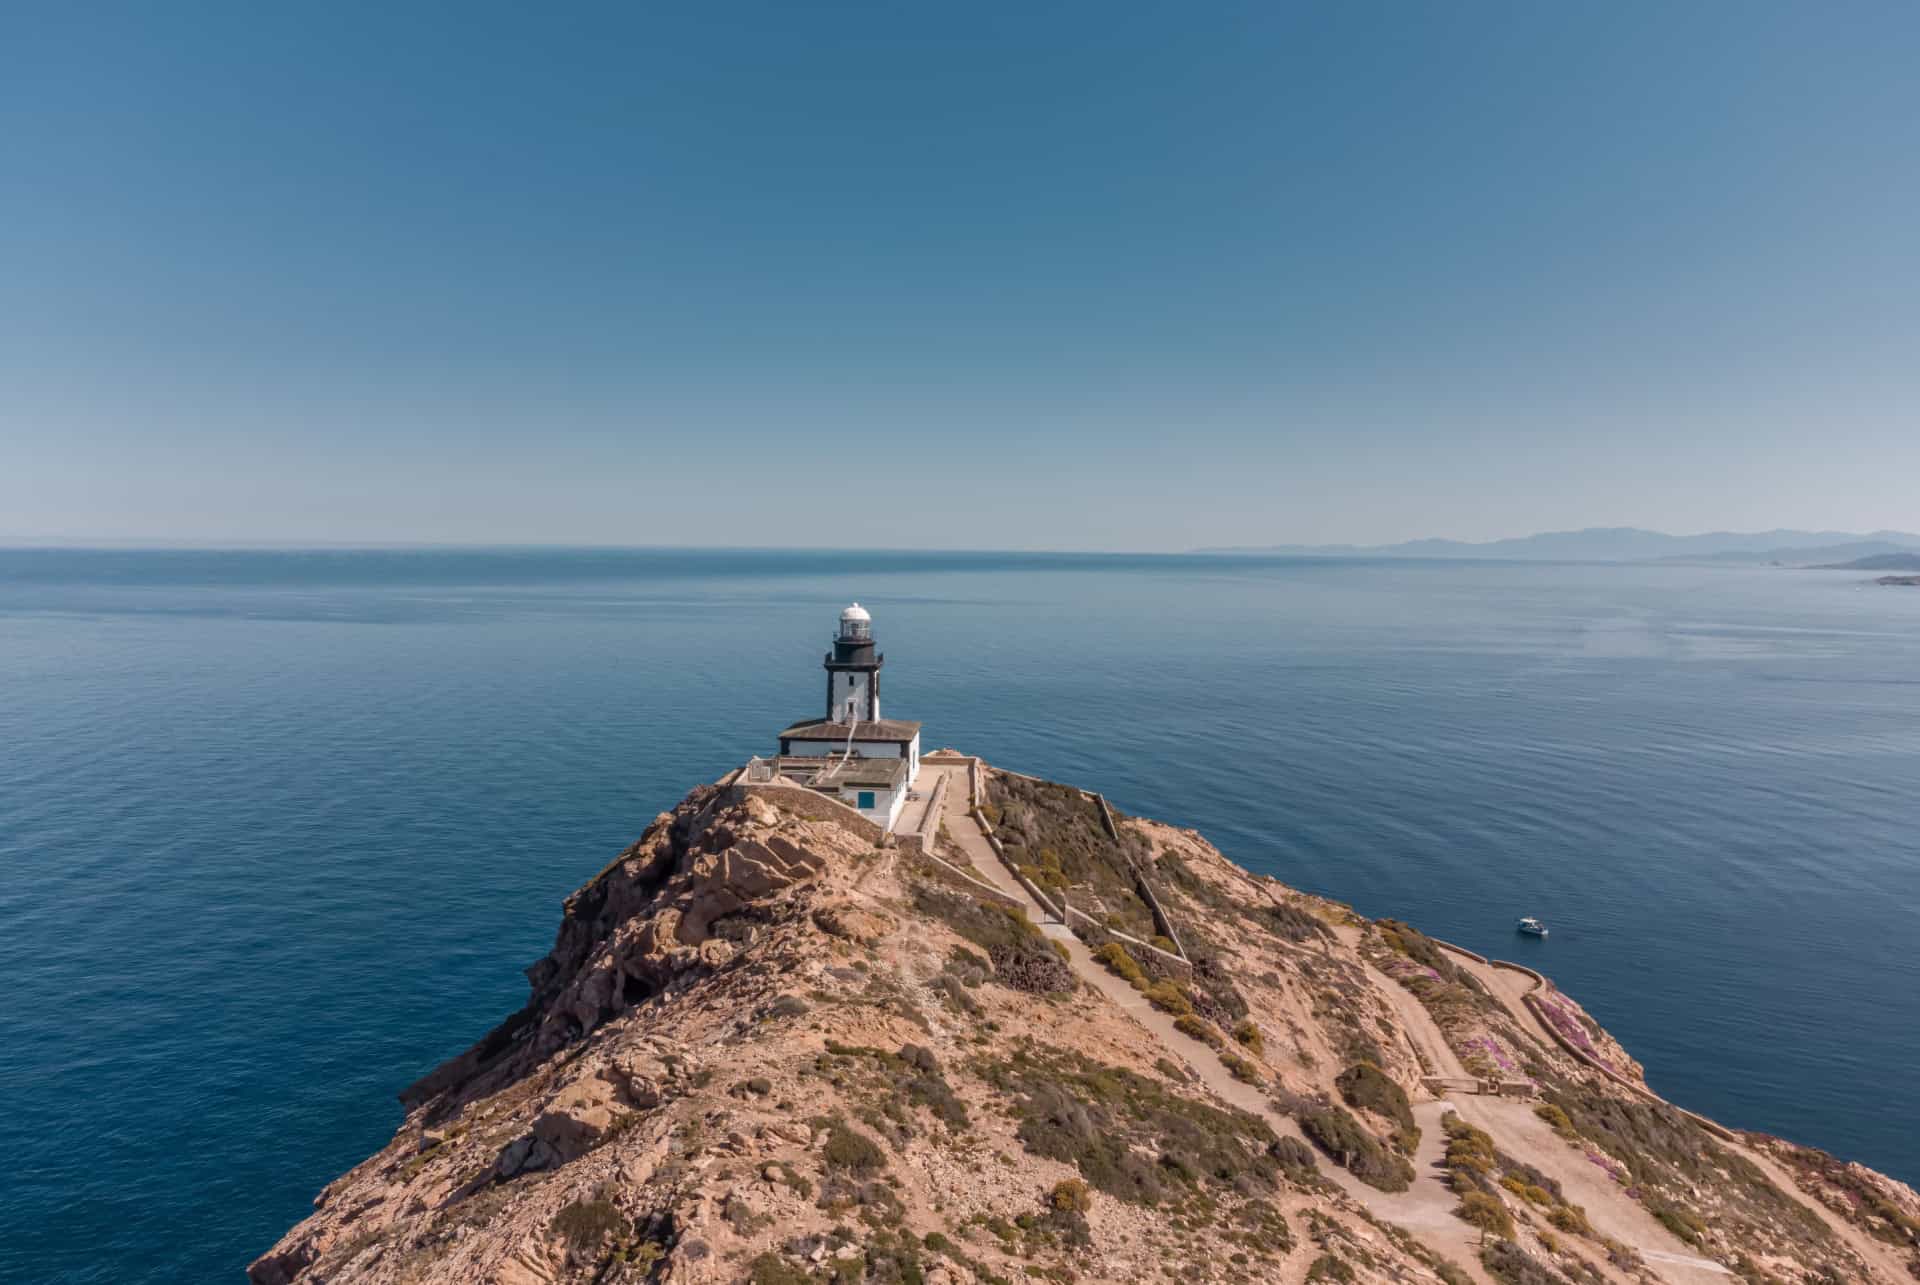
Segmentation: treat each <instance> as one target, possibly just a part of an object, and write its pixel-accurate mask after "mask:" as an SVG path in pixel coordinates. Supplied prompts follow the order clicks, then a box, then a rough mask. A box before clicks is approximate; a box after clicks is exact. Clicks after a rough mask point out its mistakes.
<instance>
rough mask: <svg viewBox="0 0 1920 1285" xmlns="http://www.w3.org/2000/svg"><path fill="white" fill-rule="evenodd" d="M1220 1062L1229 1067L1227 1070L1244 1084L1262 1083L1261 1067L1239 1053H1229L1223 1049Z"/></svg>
mask: <svg viewBox="0 0 1920 1285" xmlns="http://www.w3.org/2000/svg"><path fill="white" fill-rule="evenodd" d="M1220 1062H1221V1065H1223V1066H1225V1067H1226V1068H1227V1071H1228V1072H1229V1073H1230V1074H1231V1075H1232V1076H1233V1078H1234V1079H1236V1080H1239V1081H1240V1082H1241V1083H1242V1084H1258V1083H1260V1068H1259V1067H1257V1066H1255V1065H1254V1064H1253V1063H1251V1062H1249V1061H1247V1059H1245V1058H1243V1057H1241V1056H1240V1055H1239V1054H1238V1053H1227V1052H1224V1051H1223V1052H1222V1053H1221V1054H1220Z"/></svg>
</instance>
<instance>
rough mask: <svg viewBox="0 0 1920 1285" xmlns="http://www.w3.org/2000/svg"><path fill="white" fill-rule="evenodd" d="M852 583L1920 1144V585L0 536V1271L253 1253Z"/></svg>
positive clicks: (196, 1268)
mask: <svg viewBox="0 0 1920 1285" xmlns="http://www.w3.org/2000/svg"><path fill="white" fill-rule="evenodd" d="M854 597H857V598H859V599H860V600H861V601H862V602H863V603H865V604H867V605H868V606H869V607H871V608H872V609H873V611H874V618H875V632H876V635H877V636H878V638H879V639H880V641H881V645H882V649H883V650H884V651H885V652H886V653H887V656H888V665H887V669H886V682H885V687H884V693H885V696H886V700H887V707H888V708H887V712H888V713H889V714H891V715H893V716H895V717H909V718H919V719H922V720H924V721H925V723H926V724H927V730H926V737H927V744H928V747H929V748H932V747H935V746H940V745H955V746H959V747H961V748H964V749H967V750H970V751H976V752H979V753H983V754H985V755H987V756H988V757H989V758H991V759H993V760H994V761H996V762H1000V763H1004V764H1006V765H1008V766H1013V767H1018V768H1021V769H1024V770H1027V771H1032V772H1038V773H1044V774H1047V775H1051V776H1055V777H1059V778H1061V779H1065V780H1071V781H1075V782H1080V783H1084V784H1086V785H1089V786H1095V787H1097V788H1099V789H1102V790H1104V791H1106V792H1107V793H1108V794H1109V796H1110V797H1112V798H1113V799H1114V800H1115V802H1117V803H1119V804H1120V805H1122V806H1123V807H1126V808H1128V809H1131V810H1134V811H1137V812H1142V813H1146V814H1149V815H1152V816H1156V817H1160V818H1163V819H1166V820H1169V821H1174V822H1178V823H1183V824H1190V825H1194V826H1197V827H1199V828H1200V829H1201V830H1202V831H1204V832H1205V833H1206V834H1207V835H1208V836H1209V837H1210V838H1212V839H1213V840H1214V841H1215V842H1216V843H1217V844H1219V846H1220V847H1221V848H1222V849H1223V850H1225V851H1226V852H1227V854H1228V855H1229V856H1232V857H1234V858H1235V859H1237V860H1239V861H1240V862H1242V863H1244V864H1245V865H1248V866H1250V867H1252V868H1254V869H1256V870H1262V871H1268V872H1271V873H1273V874H1276V875H1278V876H1279V877H1281V878H1283V879H1285V880H1288V881H1289V882H1292V883H1295V884H1298V885H1300V886H1303V887H1306V888H1310V889H1313V890H1314V891H1317V892H1322V893H1327V894H1330V895H1332V896H1335V897H1338V898H1341V899H1344V900H1347V901H1350V902H1352V903H1353V904H1354V905H1356V906H1357V907H1359V908H1360V909H1361V910H1363V911H1365V912H1367V913H1369V914H1376V915H1379V914H1392V915H1400V916H1405V917H1407V918H1409V919H1412V920H1415V921H1416V922H1417V923H1419V924H1420V925H1421V926H1422V927H1424V928H1426V929H1428V930H1429V931H1431V932H1434V933H1436V934H1440V935H1443V936H1446V937H1450V938H1452V939H1454V940H1456V941H1459V942H1462V943H1464V944H1467V945H1470V946H1473V947H1476V948H1478V949H1481V950H1486V951H1493V952H1498V953H1500V954H1502V955H1506V956H1509V957H1524V958H1526V959H1528V960H1529V961H1531V962H1534V963H1536V964H1538V965H1539V966H1541V967H1542V968H1544V969H1546V970H1548V971H1550V972H1551V973H1552V974H1553V975H1554V976H1555V977H1556V978H1558V979H1559V980H1560V981H1561V983H1562V984H1563V985H1565V986H1566V987H1567V988H1568V989H1569V990H1571V991H1572V992H1573V993H1574V994H1575V995H1577V996H1578V997H1579V998H1580V999H1581V1000H1582V1001H1583V1002H1584V1003H1585V1004H1586V1005H1587V1006H1588V1007H1589V1008H1590V1009H1592V1010H1593V1012H1594V1013H1595V1014H1596V1015H1597V1016H1598V1017H1599V1018H1600V1020H1601V1021H1603V1022H1604V1023H1605V1024H1606V1025H1607V1026H1608V1027H1610V1028H1611V1029H1612V1030H1613V1031H1615V1032H1616V1033H1617V1034H1618V1035H1620V1036H1621V1037H1622V1038H1623V1039H1624V1040H1625V1041H1626V1043H1627V1044H1628V1046H1629V1047H1630V1048H1631V1049H1632V1050H1633V1052H1634V1053H1636V1054H1637V1055H1638V1056H1640V1057H1641V1058H1643V1059H1644V1060H1645V1061H1646V1063H1647V1066H1648V1073H1649V1077H1650V1079H1651V1080H1652V1082H1653V1084H1654V1085H1655V1086H1656V1087H1657V1088H1659V1089H1661V1090H1662V1091H1663V1092H1665V1093H1667V1094H1669V1095H1670V1096H1672V1097H1674V1098H1676V1099H1678V1100H1679V1101H1681V1102H1684V1103H1686V1104H1689V1105H1692V1106H1694V1107H1697V1108H1699V1109H1701V1110H1704V1111H1706V1112H1708V1113H1710V1114H1712V1115H1714V1116H1716V1117H1719V1118H1720V1119H1723V1120H1725V1121H1727V1122H1729V1123H1732V1124H1737V1125H1742V1126H1748V1127H1756V1128H1764V1129H1770V1130H1774V1131H1777V1132H1780V1133H1784V1134H1787V1135H1790V1136H1793V1137H1795V1138H1798V1139H1801V1140H1804V1141H1806V1142H1810V1143H1814V1144H1816V1145H1819V1146H1822V1147H1826V1148H1828V1149H1830V1150H1833V1151H1835V1152H1837V1153H1839V1154H1841V1155H1844V1156H1848V1157H1852V1158H1857V1159H1860V1160H1864V1161H1866V1162H1868V1163H1870V1164H1873V1165H1876V1166H1878V1167H1881V1168H1883V1169H1886V1170H1888V1171H1890V1172H1892V1173H1895V1174H1897V1175H1899V1176H1902V1177H1904V1178H1906V1179H1907V1180H1909V1181H1920V1130H1915V1129H1913V1128H1910V1127H1906V1126H1907V1123H1908V1122H1910V1121H1912V1120H1914V1119H1916V1118H1920V1076H1916V1074H1915V1072H1916V1071H1920V952H1916V951H1915V949H1914V945H1915V942H1916V934H1915V923H1916V919H1915V916H1916V912H1920V804H1917V803H1916V799H1917V798H1920V795H1917V794H1916V789H1915V787H1916V784H1917V783H1920V590H1902V589H1881V588H1876V587H1874V586H1871V585H1864V584H1862V583H1861V582H1860V577H1858V576H1856V575H1851V574H1844V573H1815V572H1785V571H1776V570H1757V569H1755V570H1749V569H1741V568H1731V567H1705V568H1695V567H1626V566H1541V565H1528V564H1516V563H1508V564H1496V563H1433V562H1408V561H1400V562H1384V561H1383V562H1368V563H1360V562H1316V561H1308V560H1258V561H1255V560H1239V559H1220V558H1131V557H1114V558H1103V557H1069V556H1042V557H1031V556H1011V555H1009V556H1001V555H993V556H976V555H926V554H883V555H870V554H777V553H693V552H664V551H663V552H551V551H539V552H516V551H494V552H380V553H349V552H326V553H280V552H275V553H161V552H134V553H121V552H61V551H12V552H5V551H0V872H4V877H3V878H0V977H3V978H4V987H3V988H0V1102H3V1103H4V1104H5V1110H4V1111H0V1154H4V1155H5V1156H6V1157H7V1163H6V1164H5V1165H4V1166H0V1280H4V1281H8V1282H12V1281H22V1282H63V1283H64V1282H74V1283H77V1282H113V1283H114V1285H131V1283H135V1282H163V1281H164V1282H198V1281H222V1280H225V1281H234V1280H238V1279H239V1273H240V1271H241V1268H242V1267H243V1265H244V1264H245V1263H246V1262H247V1261H248V1260H249V1259H250V1258H251V1257H252V1256H253V1255H254V1254H256V1253H258V1252H259V1251H261V1250H263V1249H265V1248H266V1247H267V1246H268V1245H269V1244H270V1243H271V1242H272V1241H273V1240H274V1239H275V1238H276V1237H277V1236H278V1235H279V1234H280V1232H281V1231H282V1230H283V1229H284V1228H285V1227H286V1226H288V1225H289V1224H291V1223H292V1222H294V1221H295V1220H297V1219H298V1218H300V1217H301V1216H302V1215H303V1213H304V1212H305V1211H306V1210H307V1209H308V1207H309V1204H308V1202H309V1201H310V1199H311V1197H312V1196H313V1194H314V1193H315V1192H316V1191H317V1190H318V1189H319V1188H320V1186H321V1185H322V1184H324V1183H325V1182H326V1181H328V1180H329V1179H330V1178H332V1177H334V1176H335V1175H336V1174H337V1173H339V1172H340V1171H342V1170H343V1169H345V1168H347V1167H348V1166H349V1165H351V1164H352V1163H354V1162H355V1161H357V1160H359V1159H360V1158H362V1157H363V1156H365V1155H366V1154H367V1153H368V1152H370V1151H372V1150H373V1149H375V1148H377V1147H379V1146H380V1145H381V1144H383V1143H384V1142H385V1141H386V1140H387V1138H388V1137H389V1136H390V1134H391V1131H392V1129H393V1128H394V1126H395V1124H396V1123H397V1122H398V1119H399V1111H398V1108H397V1106H396V1104H395V1102H394V1096H393V1095H394V1093H395V1092H396V1091H397V1090H398V1089H399V1088H401V1087H402V1086H403V1085H404V1084H406V1083H407V1082H408V1081H409V1080H411V1079H412V1078H413V1077H415V1076H417V1075H418V1074H420V1073H422V1072H424V1071H425V1070H427V1069H428V1068H430V1067H431V1066H433V1065H434V1063H435V1062H437V1061H438V1060H440V1059H441V1058H443V1057H446V1056H448V1055H450V1054H452V1053H455V1052H457V1051H459V1050H460V1049H462V1048H464V1047H465V1046H466V1045H467V1044H468V1043H469V1042H470V1041H472V1040H473V1039H474V1038H475V1037H477V1036H478V1035H479V1034H481V1033H482V1032H483V1031H485V1030H486V1029H487V1028H488V1027H489V1026H490V1025H491V1024H492V1023H493V1022H495V1021H496V1020H498V1019H499V1018H500V1017H501V1016H503V1015H504V1014H506V1013H507V1012H509V1011H511V1010H512V1009H514V1008H516V1007H517V1006H518V1005H519V1004H520V1003H521V1002H522V1001H523V999H524V997H525V982H524V980H523V979H522V978H521V976H520V975H519V971H518V970H519V969H520V968H521V967H522V966H524V965H525V964H527V963H529V962H531V961H532V960H534V959H535V958H537V957H538V956H539V955H540V954H541V953H542V952H544V951H545V949H546V948H547V946H548V945H549V944H550V941H551V938H552V934H553V930H554V927H555V924H556V922H557V914H558V909H559V903H560V900H561V898H562V897H563V896H564V895H565V894H566V893H567V892H568V891H570V890H571V889H572V888H574V887H575V886H576V885H577V884H579V883H580V882H581V881H582V880H583V879H584V878H585V877H586V876H588V875H590V874H591V873H592V872H593V871H595V870H596V869H598V868H599V867H600V866H601V865H602V864H603V863H604V862H605V861H606V859H607V858H608V856H610V855H611V854H612V853H613V852H614V851H615V850H617V849H618V848H619V847H620V846H621V845H623V844H624V843H626V842H627V841H629V840H630V839H632V838H633V837H634V836H635V835H637V834H638V832H639V831H640V830H641V828H642V827H643V826H644V825H645V824H646V822H647V821H648V820H649V819H650V818H651V817H652V816H653V815H654V814H655V813H656V812H658V811H659V810H661V809H663V808H666V807H669V806H671V805H672V804H673V803H674V802H675V801H676V800H677V799H678V798H679V797H680V795H681V794H682V793H684V792H685V790H686V789H687V788H688V787H690V786H691V785H693V784H695V783H696V782H699V781H702V780H707V779H711V778H713V777H715V776H717V775H719V774H720V773H721V772H722V771H724V770H726V769H727V768H729V767H731V766H733V765H734V764H736V763H738V762H739V761H741V760H742V759H744V758H745V757H746V756H747V755H748V754H750V753H753V752H756V751H766V750H769V749H771V748H772V747H773V740H772V735H773V733H774V731H775V730H776V729H777V728H779V727H780V726H781V725H782V724H783V723H785V722H787V721H789V720H790V719H792V718H795V717H798V716H800V715H803V714H811V713H813V712H815V706H816V704H817V702H818V701H819V699H820V693H821V686H822V685H821V679H820V669H819V663H820V654H821V653H822V652H823V651H824V650H825V649H826V642H827V638H828V635H829V633H830V632H831V630H832V626H833V622H834V618H835V615H836V613H837V611H838V609H839V607H840V606H841V605H842V604H843V603H844V602H845V601H846V600H847V599H849V598H854ZM1522 913H1536V914H1540V915H1543V916H1544V917H1546V918H1547V919H1548V920H1549V921H1550V922H1551V924H1552V927H1553V936H1552V938H1551V939H1550V940H1549V941H1548V942H1545V943H1531V942H1526V941H1522V940H1518V939H1515V938H1514V937H1513V936H1512V935H1511V931H1510V925H1511V923H1512V920H1513V918H1514V916H1515V915H1518V914H1522Z"/></svg>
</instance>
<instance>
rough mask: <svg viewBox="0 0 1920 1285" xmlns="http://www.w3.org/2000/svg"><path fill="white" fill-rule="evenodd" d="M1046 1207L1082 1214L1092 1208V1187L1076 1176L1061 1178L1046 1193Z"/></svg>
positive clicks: (1058, 1211) (1061, 1211) (1057, 1210)
mask: <svg viewBox="0 0 1920 1285" xmlns="http://www.w3.org/2000/svg"><path fill="white" fill-rule="evenodd" d="M1047 1207H1048V1208H1049V1209H1052V1210H1054V1211H1055V1212H1057V1213H1063V1214H1065V1213H1073V1214H1084V1213H1086V1212H1087V1211H1088V1210H1089V1209H1092V1208H1093V1189H1092V1188H1091V1187H1089V1186H1087V1184H1086V1183H1084V1182H1082V1181H1080V1180H1079V1179H1078V1178H1062V1179H1061V1180H1060V1181H1059V1182H1056V1183H1054V1184H1053V1190H1052V1191H1050V1192H1048V1193H1047Z"/></svg>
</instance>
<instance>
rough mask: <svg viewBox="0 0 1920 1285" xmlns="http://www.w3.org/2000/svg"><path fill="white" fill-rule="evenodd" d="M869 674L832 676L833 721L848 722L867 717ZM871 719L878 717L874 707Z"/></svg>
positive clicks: (877, 711)
mask: <svg viewBox="0 0 1920 1285" xmlns="http://www.w3.org/2000/svg"><path fill="white" fill-rule="evenodd" d="M872 677H873V676H872V675H871V674H835V675H834V676H833V719H834V721H835V722H848V721H850V720H852V719H864V718H866V717H867V686H868V683H869V681H870V680H871V679H872ZM873 717H874V718H878V717H880V711H879V709H878V708H877V707H876V708H875V710H874V712H873Z"/></svg>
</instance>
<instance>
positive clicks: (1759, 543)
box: [1194, 527, 1920, 570]
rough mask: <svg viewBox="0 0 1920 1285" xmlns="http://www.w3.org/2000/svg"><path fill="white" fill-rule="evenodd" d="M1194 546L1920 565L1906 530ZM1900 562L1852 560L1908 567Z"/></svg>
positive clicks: (1615, 531)
mask: <svg viewBox="0 0 1920 1285" xmlns="http://www.w3.org/2000/svg"><path fill="white" fill-rule="evenodd" d="M1194 552H1195V553H1203V554H1223V555H1240V556H1250V557H1259V556H1267V557H1272V556H1306V557H1323V558H1477V559H1502V560H1512V559H1521V560H1539V561H1560V562H1710V563H1744V564H1750V565H1756V566H1765V565H1768V564H1778V565H1781V566H1798V567H1806V566H1812V565H1826V566H1833V565H1835V564H1842V563H1846V562H1850V561H1855V560H1860V559H1870V558H1876V557H1910V558H1912V559H1913V562H1912V563H1911V566H1912V569H1914V570H1920V535H1915V534H1913V533H1912V532H1908V531H1871V532H1866V533H1864V534H1862V533H1857V532H1847V531H1796V530H1788V529H1779V530H1773V531H1751V532H1739V531H1710V532H1706V533H1704V534H1700V535H1669V534H1667V533H1665V532H1663V531H1647V530H1643V529H1641V528H1638V527H1589V528H1586V529H1584V530H1579V531H1544V532H1540V533H1538V534H1536V535H1528V536H1518V537H1513V538H1509V539H1503V540H1487V541H1478V542H1475V541H1467V540H1444V539H1426V540H1408V541H1404V542H1402V543H1399V544H1372V545H1359V544H1275V545H1262V546H1247V545H1241V546H1228V547H1221V548H1202V549H1195V550H1194ZM1907 567H1908V564H1904V563H1903V564H1901V565H1900V566H1899V567H1897V568H1896V567H1891V566H1888V567H1871V568H1848V569H1860V570H1895V569H1899V570H1905V569H1907Z"/></svg>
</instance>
